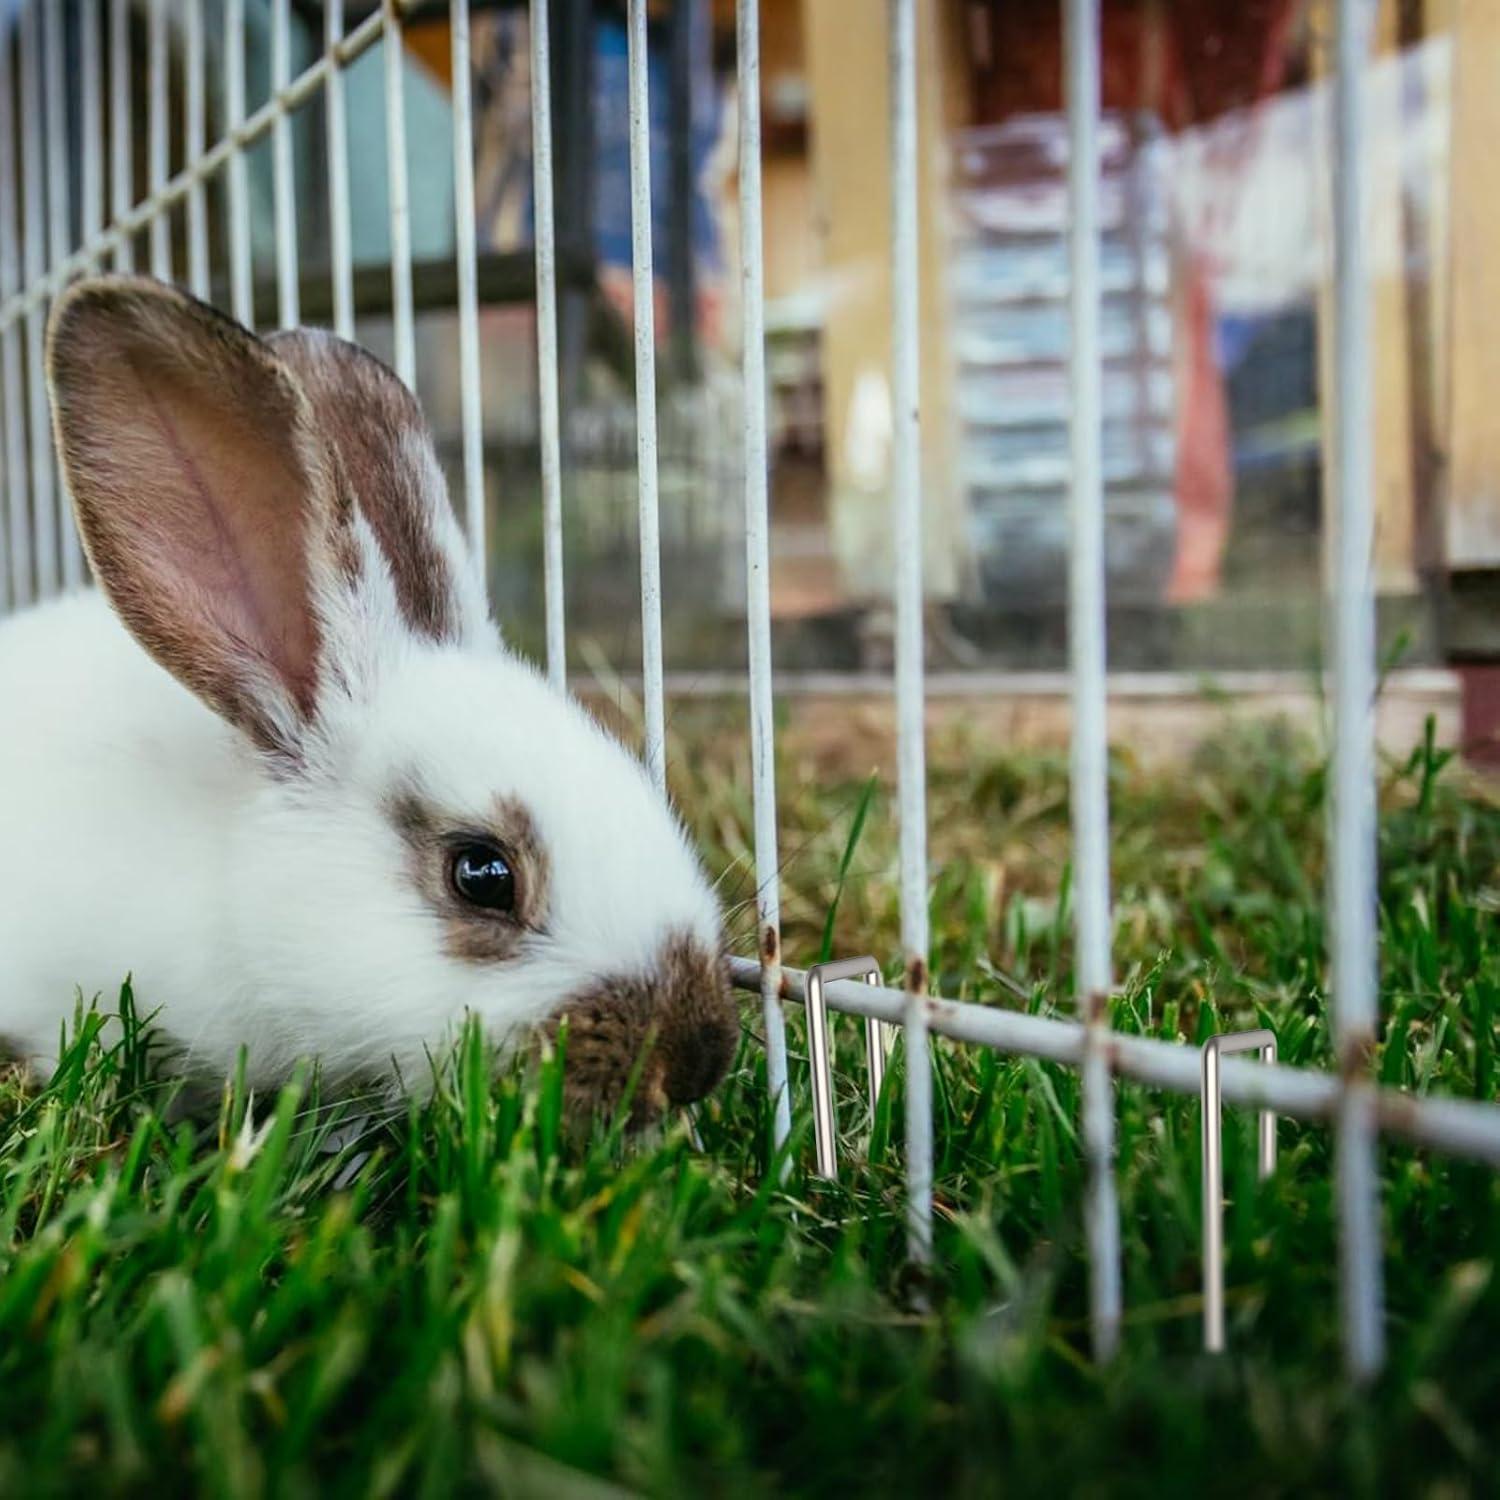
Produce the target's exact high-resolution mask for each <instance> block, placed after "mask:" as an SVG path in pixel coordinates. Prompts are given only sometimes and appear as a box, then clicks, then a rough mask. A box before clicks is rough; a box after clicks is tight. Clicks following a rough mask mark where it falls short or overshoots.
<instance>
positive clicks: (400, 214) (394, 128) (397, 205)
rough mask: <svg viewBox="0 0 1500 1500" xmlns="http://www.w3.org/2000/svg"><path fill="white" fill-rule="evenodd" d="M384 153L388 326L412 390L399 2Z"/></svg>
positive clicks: (389, 60) (390, 5) (390, 14)
mask: <svg viewBox="0 0 1500 1500" xmlns="http://www.w3.org/2000/svg"><path fill="white" fill-rule="evenodd" d="M384 47H385V149H386V180H387V182H388V183H389V186H390V198H391V323H392V329H393V332H394V335H395V363H396V373H397V374H398V375H399V376H400V377H401V378H402V380H404V381H405V382H406V384H407V385H408V386H409V387H410V388H411V389H412V390H415V389H416V387H417V344H416V329H415V319H414V314H413V311H412V296H411V192H410V183H409V180H408V175H407V168H406V79H405V76H404V73H403V71H402V70H403V65H404V60H405V41H404V36H403V31H402V26H401V6H400V4H399V0H385V42H384Z"/></svg>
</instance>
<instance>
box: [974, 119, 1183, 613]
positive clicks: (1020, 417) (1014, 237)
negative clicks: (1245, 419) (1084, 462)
mask: <svg viewBox="0 0 1500 1500" xmlns="http://www.w3.org/2000/svg"><path fill="white" fill-rule="evenodd" d="M1100 150H1101V170H1102V182H1101V191H1100V221H1101V222H1100V228H1101V235H1102V241H1101V247H1100V255H1101V291H1102V299H1103V305H1102V308H1101V322H1100V343H1101V351H1100V352H1101V357H1102V360H1103V404H1104V431H1103V463H1104V480H1105V493H1106V507H1107V516H1108V519H1107V524H1106V558H1107V569H1108V587H1109V594H1110V598H1111V600H1112V601H1113V602H1117V603H1120V602H1129V603H1138V604H1144V603H1155V602H1159V601H1160V600H1161V598H1162V596H1163V593H1164V590H1165V587H1166V583H1167V579H1168V578H1169V576H1170V574H1171V568H1172V553H1173V546H1174V540H1175V532H1176V517H1175V505H1174V499H1173V471H1174V467H1175V444H1174V419H1175V412H1174V407H1175V400H1174V389H1173V369H1172V310H1171V305H1170V292H1171V277H1170V258H1169V246H1168V232H1169V216H1168V203H1167V178H1166V154H1165V142H1164V141H1163V139H1162V138H1161V136H1160V133H1159V131H1158V130H1157V129H1156V128H1155V127H1154V123H1153V122H1152V121H1151V120H1150V119H1142V118H1140V117H1129V118H1126V117H1122V116H1118V115H1106V116H1105V117H1104V118H1103V120H1102V121H1101V127H1100ZM1066 174H1067V127H1066V121H1065V120H1064V118H1063V117H1062V116H1060V115H1028V116H1020V117H1016V118H1014V119H1011V120H1008V121H1006V122H1005V123H1004V124H1002V125H998V126H987V127H983V128H980V129H975V130H970V131H965V132H961V133H959V135H958V136H957V137H956V138H955V141H954V150H953V179H952V180H953V188H952V197H953V207H954V212H953V215H952V224H953V226H954V229H953V233H954V244H953V253H952V259H951V272H950V275H951V287H952V296H953V300H954V313H955V318H954V338H953V348H954V358H955V362H956V371H955V374H956V379H955V383H954V393H955V408H956V420H957V423H958V434H957V439H958V471H959V476H960V483H961V485H962V489H963V495H964V501H965V513H966V518H967V526H968V534H969V541H970V552H971V556H972V558H973V560H974V576H973V579H972V582H973V585H974V586H975V589H976V591H977V593H978V596H979V599H980V600H981V601H982V602H983V603H984V604H986V605H989V606H992V607H999V608H1002V609H1006V610H1020V611H1027V610H1032V609H1050V608H1053V607H1056V606H1058V605H1060V604H1061V602H1062V601H1063V599H1064V598H1065V595H1066V582H1067V537H1068V528H1067V493H1068V467H1069V465H1068V419H1069V396H1068V391H1069V378H1068V306H1067V300H1068V241H1067V229H1068V211H1067V208H1068V205H1067V182H1066Z"/></svg>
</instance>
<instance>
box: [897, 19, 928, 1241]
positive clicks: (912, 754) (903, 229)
mask: <svg viewBox="0 0 1500 1500" xmlns="http://www.w3.org/2000/svg"><path fill="white" fill-rule="evenodd" d="M890 93H891V98H890V111H891V122H890V131H891V136H890V151H891V312H892V330H891V366H892V391H893V399H892V405H893V407H894V409H895V410H894V421H895V432H894V438H895V442H894V454H893V458H894V472H893V475H892V478H893V481H894V483H893V487H892V504H893V509H894V516H893V522H894V525H893V535H894V537H895V548H896V580H895V593H896V727H897V751H896V757H897V782H898V788H897V792H898V799H899V803H900V810H901V819H900V821H901V834H900V838H901V946H902V948H903V950H904V957H905V987H906V993H907V1006H906V1019H905V1026H904V1034H905V1038H906V1181H907V1192H908V1196H909V1205H908V1239H909V1248H910V1253H911V1257H912V1259H913V1260H914V1261H917V1262H919V1263H920V1262H924V1261H926V1260H928V1259H929V1258H930V1257H931V1254H932V1058H931V1042H930V1039H929V1037H928V1028H927V998H926V992H927V949H928V931H927V800H926V797H927V768H926V744H925V717H926V716H925V702H924V690H923V681H922V653H923V644H922V448H921V443H922V435H921V426H920V419H919V412H918V403H919V401H920V394H921V393H920V377H919V373H918V366H919V361H920V359H921V342H920V334H919V324H918V295H919V290H920V283H919V280H918V275H919V266H918V259H917V23H916V0H891V4H890Z"/></svg>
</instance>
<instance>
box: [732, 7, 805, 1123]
mask: <svg viewBox="0 0 1500 1500" xmlns="http://www.w3.org/2000/svg"><path fill="white" fill-rule="evenodd" d="M736 33H737V36H736V40H737V48H738V52H737V69H738V84H739V87H738V92H739V111H740V139H739V179H740V181H739V186H740V286H741V298H740V302H741V307H742V335H741V336H742V338H743V341H744V350H743V357H744V403H745V413H744V416H745V427H744V485H745V612H746V620H747V629H748V632H749V639H748V646H749V654H750V767H751V779H752V782H753V786H754V791H753V798H754V818H755V900H756V910H757V916H758V919H759V920H758V922H757V924H756V931H757V933H758V934H759V937H758V948H759V952H760V966H761V967H760V1003H761V1009H762V1011H763V1012H764V1013H765V1025H766V1086H767V1089H768V1090H769V1092H770V1097H771V1146H772V1149H773V1150H779V1149H780V1148H781V1146H782V1145H783V1143H784V1142H785V1141H786V1139H787V1136H788V1135H789V1134H790V1133H791V1128H792V1112H791V1097H790V1093H789V1091H788V1088H787V1063H786V1023H785V1018H784V1016H783V1013H782V1008H781V878H780V873H779V872H780V857H779V851H778V848H777V832H776V719H775V701H774V698H773V696H772V684H771V671H772V663H771V543H770V497H769V494H768V492H767V475H768V462H769V461H768V455H767V445H766V303H765V262H764V227H763V215H762V212H761V181H760V5H759V0H739V7H738V12H737V15H736Z"/></svg>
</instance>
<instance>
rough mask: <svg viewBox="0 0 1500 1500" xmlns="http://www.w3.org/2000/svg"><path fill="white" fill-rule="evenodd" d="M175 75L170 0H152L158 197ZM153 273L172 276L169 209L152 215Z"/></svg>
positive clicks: (149, 56)
mask: <svg viewBox="0 0 1500 1500" xmlns="http://www.w3.org/2000/svg"><path fill="white" fill-rule="evenodd" d="M171 86H172V76H171V72H170V68H169V57H168V52H167V0H151V9H150V11H149V12H148V15H147V35H146V100H147V112H146V183H147V186H148V188H149V189H150V191H151V194H152V196H153V197H154V196H155V195H156V194H157V193H159V192H160V191H161V190H162V189H163V188H164V187H165V186H166V185H167V171H168V168H169V165H170V154H169V153H170V147H171V141H170V138H169V136H168V121H167V100H168V97H169V95H170V92H171ZM150 240H151V274H152V275H153V276H156V277H158V278H160V279H161V280H162V281H170V280H171V279H172V219H171V215H170V214H168V213H167V212H166V211H165V210H163V211H160V212H157V213H155V214H153V215H152V218H151V230H150Z"/></svg>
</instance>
